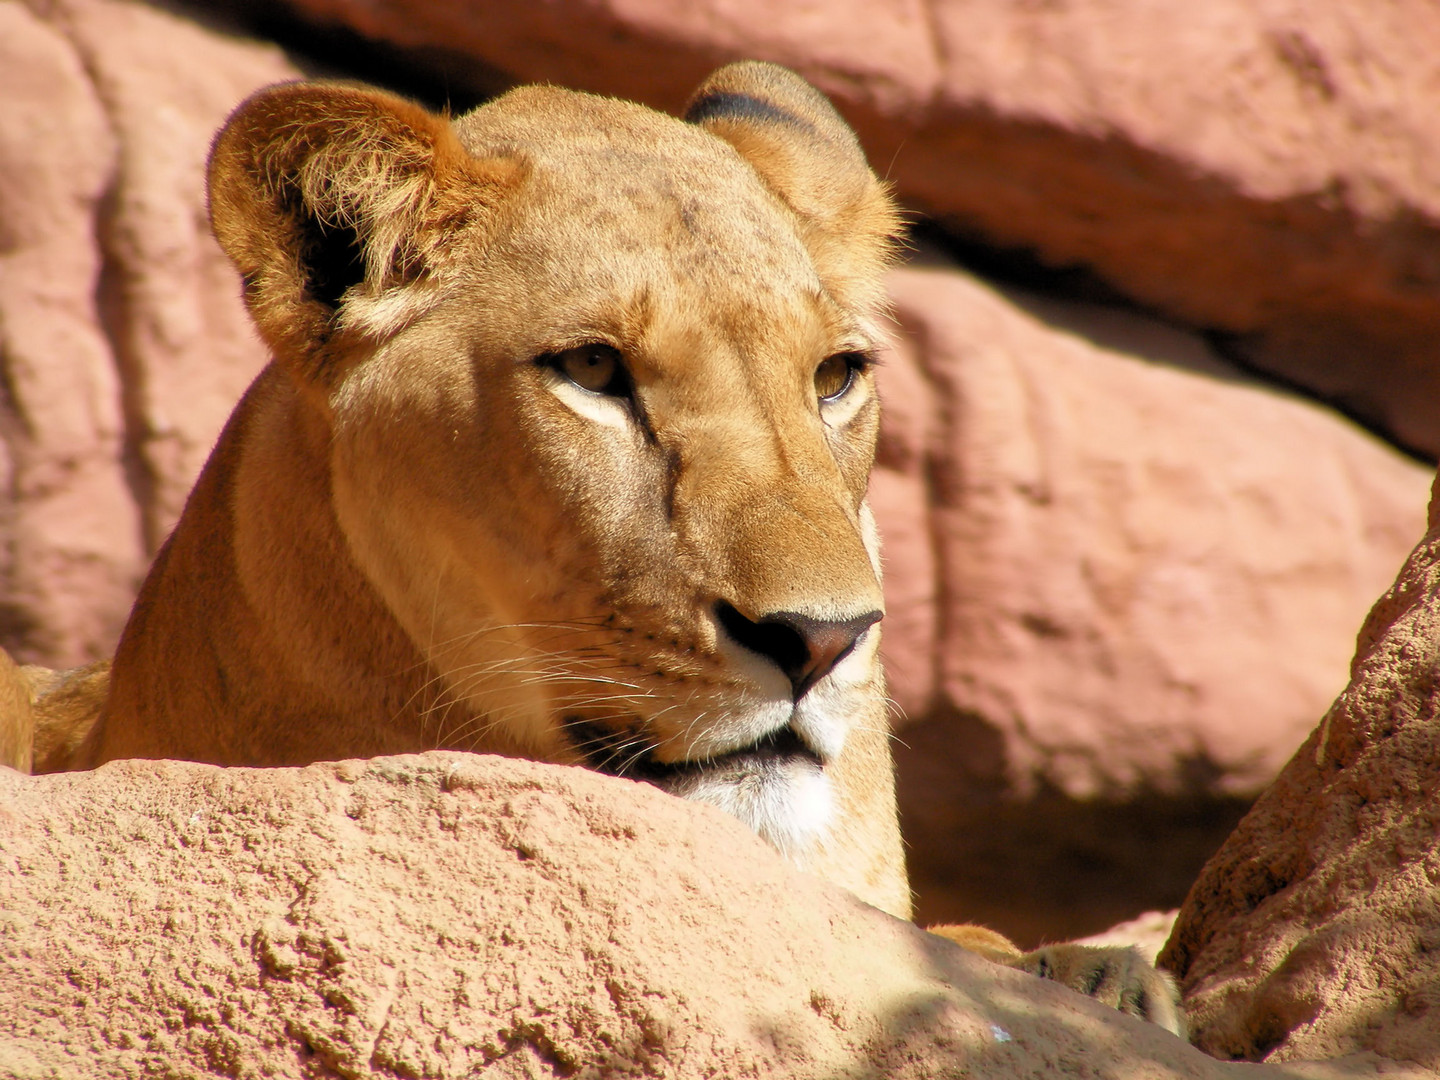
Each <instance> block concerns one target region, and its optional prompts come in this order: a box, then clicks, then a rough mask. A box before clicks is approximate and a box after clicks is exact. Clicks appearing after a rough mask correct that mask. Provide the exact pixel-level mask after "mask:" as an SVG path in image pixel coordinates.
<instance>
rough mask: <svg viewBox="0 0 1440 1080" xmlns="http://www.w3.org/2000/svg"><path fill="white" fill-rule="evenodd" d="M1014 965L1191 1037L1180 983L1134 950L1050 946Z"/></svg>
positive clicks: (1179, 1034) (1021, 958)
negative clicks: (1178, 988) (1186, 1029)
mask: <svg viewBox="0 0 1440 1080" xmlns="http://www.w3.org/2000/svg"><path fill="white" fill-rule="evenodd" d="M1010 963H1011V966H1012V967H1017V968H1019V969H1020V970H1021V971H1028V972H1030V974H1032V975H1038V976H1040V978H1042V979H1050V980H1052V981H1053V982H1058V983H1059V984H1060V985H1061V986H1068V987H1069V988H1070V989H1071V990H1077V991H1079V992H1080V993H1082V994H1084V995H1085V996H1086V997H1092V998H1094V999H1095V1000H1096V1001H1098V1002H1100V1003H1102V1004H1104V1005H1109V1006H1110V1007H1111V1008H1113V1009H1119V1010H1120V1011H1121V1012H1123V1013H1129V1014H1130V1015H1131V1016H1137V1017H1139V1018H1140V1019H1141V1020H1148V1021H1150V1022H1151V1023H1152V1024H1158V1025H1160V1026H1161V1027H1163V1028H1164V1029H1165V1030H1166V1031H1170V1032H1173V1033H1174V1034H1176V1035H1178V1036H1180V1037H1181V1038H1182V1039H1183V1038H1185V1037H1186V1031H1185V1013H1184V1012H1183V1011H1182V1009H1181V1007H1180V993H1179V991H1178V990H1177V989H1176V987H1175V980H1173V979H1172V978H1171V977H1170V976H1169V975H1168V974H1166V973H1165V972H1163V971H1160V970H1158V969H1157V968H1155V966H1154V965H1152V964H1151V963H1150V962H1149V961H1147V960H1146V959H1145V957H1144V956H1143V955H1141V953H1140V950H1139V949H1136V948H1134V947H1133V946H1118V947H1116V946H1100V945H1046V946H1044V947H1043V948H1039V949H1036V950H1035V951H1034V952H1028V953H1024V954H1022V955H1021V956H1020V957H1019V958H1017V959H1015V960H1013V961H1011V962H1010Z"/></svg>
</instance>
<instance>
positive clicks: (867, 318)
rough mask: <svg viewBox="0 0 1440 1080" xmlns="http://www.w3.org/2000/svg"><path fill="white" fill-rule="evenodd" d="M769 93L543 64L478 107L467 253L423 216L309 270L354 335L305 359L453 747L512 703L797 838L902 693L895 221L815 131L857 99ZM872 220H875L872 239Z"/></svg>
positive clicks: (341, 324)
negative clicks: (886, 377) (888, 604)
mask: <svg viewBox="0 0 1440 1080" xmlns="http://www.w3.org/2000/svg"><path fill="white" fill-rule="evenodd" d="M727 70H733V69H727ZM796 82H797V83H798V80H796ZM799 85H800V86H803V84H799ZM806 90H808V88H806ZM810 94H811V95H813V91H812V92H810ZM817 100H818V101H820V102H821V104H822V105H823V99H818V95H813V96H811V97H804V98H803V99H802V100H801V101H800V102H799V105H801V106H803V107H804V108H806V109H811V110H813V109H815V108H816V104H815V102H816V101H817ZM746 102H748V104H747V103H746ZM754 106H755V100H754V99H753V98H744V99H742V100H739V102H738V104H737V95H736V94H735V93H734V92H733V91H732V90H731V89H729V88H727V87H724V86H720V87H718V88H711V89H710V90H709V91H708V96H707V90H706V89H705V88H702V90H701V92H700V93H699V94H698V95H697V98H696V102H695V104H694V105H692V115H696V114H697V113H698V114H703V115H700V116H698V117H697V119H699V120H700V121H701V124H703V125H705V126H701V124H693V123H684V122H681V121H677V120H673V119H670V118H667V117H663V116H660V115H659V114H656V113H653V112H650V111H649V110H645V109H642V108H640V107H638V106H632V105H628V104H625V103H620V102H614V101H609V100H604V99H598V98H590V97H586V96H583V95H576V94H571V93H568V92H564V91H559V90H554V89H549V88H532V89H528V90H524V91H517V92H515V93H512V94H510V95H508V96H507V97H505V98H503V99H501V100H499V101H498V102H495V103H492V104H491V105H488V106H485V107H483V108H481V109H480V110H477V111H476V112H475V113H472V114H470V116H468V117H466V118H464V119H462V120H461V121H459V122H458V123H457V125H456V127H455V137H456V138H457V140H458V142H459V144H460V146H461V147H463V151H464V152H465V153H466V154H468V155H469V157H470V158H471V159H473V160H475V161H479V162H493V163H497V164H495V165H494V168H493V170H492V172H491V174H489V175H487V176H486V177H485V179H484V183H486V184H488V185H489V187H488V188H487V189H486V192H485V196H484V200H483V212H476V211H475V209H474V207H473V206H467V205H466V204H465V203H464V202H463V201H461V200H455V201H454V203H453V205H452V204H446V208H445V210H444V213H445V215H446V217H445V222H444V228H445V230H446V233H445V235H446V239H445V242H444V245H443V248H439V249H438V250H437V249H432V250H431V252H430V253H429V254H428V255H427V254H426V253H425V249H424V246H423V244H422V243H420V242H419V241H416V242H413V243H411V245H410V247H409V248H407V247H406V243H407V241H406V239H405V238H404V237H403V236H402V237H401V239H400V240H399V241H398V242H397V248H396V251H395V252H391V253H390V257H389V260H388V265H383V266H382V267H381V271H380V273H379V275H378V276H375V277H362V278H360V279H358V280H355V281H352V282H350V284H348V285H346V286H345V288H344V289H343V290H341V289H340V288H339V287H338V286H336V285H335V284H334V283H333V281H331V280H330V279H329V278H325V279H323V280H322V278H321V276H320V275H319V274H318V273H317V272H316V271H314V270H312V271H311V273H310V280H309V282H308V283H307V284H308V297H309V298H312V299H313V298H314V297H316V296H317V294H319V293H321V292H322V291H324V290H325V289H326V288H328V289H330V290H331V291H332V293H333V295H334V300H333V307H334V313H333V315H331V316H330V319H331V323H332V325H333V326H335V327H338V328H339V329H338V331H336V332H335V333H334V334H333V336H332V337H331V338H329V339H328V340H327V341H326V343H325V349H326V350H328V351H326V352H325V354H324V355H323V356H320V358H319V359H318V360H316V361H315V364H316V365H317V368H320V369H322V370H321V371H320V374H319V375H318V376H312V377H311V378H310V382H309V385H310V386H311V388H312V390H313V392H315V393H316V394H317V395H321V394H323V399H324V405H325V408H326V409H327V411H328V413H329V416H330V425H331V430H332V439H331V465H330V467H331V473H332V485H333V491H334V499H335V510H336V515H337V518H338V520H339V523H340V526H341V529H342V531H343V532H344V535H345V538H346V540H347V542H348V545H349V547H350V550H351V552H352V553H353V555H354V556H355V559H356V561H357V563H358V564H359V565H360V567H361V568H362V570H363V571H364V573H365V575H366V576H367V577H368V578H369V580H370V581H371V582H372V584H373V585H374V587H375V589H376V590H377V591H378V593H379V594H380V595H381V596H382V598H383V599H384V601H385V603H386V604H387V606H388V607H389V608H390V610H391V611H392V612H393V614H394V615H395V617H396V619H397V620H398V621H399V622H400V624H401V625H402V626H403V627H404V629H405V632H406V633H407V634H408V635H409V637H410V638H411V639H412V640H413V642H414V643H415V645H416V646H417V647H418V648H419V650H420V651H421V652H422V654H423V655H424V656H425V657H426V659H427V660H428V661H429V664H430V665H431V667H432V669H433V671H434V672H435V675H436V679H437V682H438V684H439V685H440V686H441V687H442V691H443V692H441V693H439V694H438V695H437V696H436V699H435V707H434V708H433V709H431V710H430V713H429V719H430V721H431V722H432V723H433V730H432V731H431V732H430V733H429V736H430V737H432V738H433V741H434V742H435V744H437V745H441V746H448V747H471V746H473V747H477V748H484V747H486V746H487V744H488V743H489V742H491V741H492V740H490V736H491V735H492V734H493V733H494V732H495V730H496V729H503V730H504V732H505V733H506V737H507V739H508V740H509V742H510V743H512V744H518V745H519V746H520V747H521V748H523V750H525V751H526V752H528V753H531V754H533V755H534V756H537V757H540V758H543V759H548V760H553V761H561V762H575V763H583V764H587V765H590V766H592V767H595V768H598V769H601V770H604V771H608V772H613V773H619V774H622V775H628V776H634V777H637V778H643V779H649V780H652V781H654V782H657V783H659V784H661V785H663V786H665V787H667V788H669V789H671V790H673V791H675V792H677V793H679V794H683V795H687V796H690V797H694V798H700V799H703V800H705V801H709V802H712V803H716V804H718V805H721V806H723V807H724V808H726V809H729V810H731V811H732V812H734V813H736V814H738V815H739V816H740V817H742V818H743V819H745V820H747V821H748V822H749V823H750V824H751V825H752V826H754V827H755V828H756V829H757V830H758V831H760V832H761V833H762V834H763V835H766V836H767V837H768V838H769V839H771V840H772V841H773V842H774V843H776V844H777V846H779V847H781V848H782V849H788V848H797V847H800V846H803V845H804V843H805V842H806V841H807V840H808V839H809V838H810V837H812V836H813V835H816V834H818V833H819V832H822V831H823V830H824V828H825V826H826V824H827V823H828V820H829V816H830V799H831V794H830V785H829V782H828V780H827V773H826V767H827V766H828V765H829V764H830V763H832V762H833V761H835V760H836V759H837V758H838V757H839V755H840V754H841V752H842V750H843V749H844V747H845V745H846V742H847V739H848V738H849V737H850V736H851V735H852V733H853V731H852V729H853V728H854V726H855V725H856V724H857V723H858V722H860V719H859V718H867V722H870V723H873V722H874V719H873V718H874V716H875V715H876V714H877V712H880V710H879V709H878V708H877V706H876V701H877V699H878V698H880V697H881V696H882V695H883V688H882V684H881V681H880V677H879V674H878V666H877V661H876V649H877V646H878V636H879V631H878V626H877V625H876V623H877V622H878V620H879V618H880V615H881V612H882V607H883V602H882V596H881V591H880V586H879V564H878V553H877V543H876V538H875V533H874V527H873V522H872V521H871V519H870V515H869V511H868V509H867V508H866V506H865V503H864V495H865V487H866V480H867V475H868V472H869V468H870V464H871V458H872V453H873V448H874V442H875V435H876V428H877V401H876V397H875V388H874V383H873V377H872V374H871V371H870V368H871V365H872V363H873V357H874V354H875V351H876V348H877V345H878V342H877V334H878V331H877V328H876V325H875V322H876V318H877V308H878V296H879V288H878V272H879V268H880V265H881V262H882V260H883V253H882V252H883V241H884V237H885V235H886V234H888V232H889V231H890V230H891V229H892V228H893V224H894V222H893V217H892V216H891V215H890V211H889V207H888V203H887V202H886V201H885V200H884V197H883V194H881V193H880V191H879V188H878V185H876V184H875V182H874V180H873V177H871V176H870V175H869V173H868V170H865V169H864V165H863V161H861V162H860V163H859V166H858V167H859V169H860V170H863V175H861V176H859V177H858V178H857V176H856V175H852V174H853V173H854V171H855V165H854V163H853V162H849V163H848V168H849V169H850V170H851V173H847V174H845V175H842V176H840V177H839V178H838V179H836V178H834V177H832V176H830V175H829V173H827V172H826V169H827V168H828V169H829V170H831V171H833V170H834V169H835V168H836V166H835V164H834V162H833V161H830V160H828V159H826V154H825V153H822V154H821V155H820V158H821V159H824V160H820V161H819V163H818V164H817V163H816V162H815V161H814V160H812V159H813V158H814V157H815V155H814V154H813V153H812V154H811V156H810V158H805V156H804V155H803V154H801V151H803V150H804V149H805V146H804V140H805V139H806V138H814V137H818V136H816V130H817V123H819V122H824V123H833V124H836V125H838V124H839V121H838V120H837V119H835V118H834V116H833V113H829V112H828V107H826V112H825V113H824V114H822V115H821V116H820V117H819V118H818V121H817V119H816V118H815V117H813V116H810V115H808V114H802V115H795V114H794V113H791V112H787V111H783V110H782V109H781V108H780V107H779V106H775V105H773V104H771V105H769V114H768V115H764V116H762V117H761V121H763V122H761V123H760V126H759V130H758V135H757V134H756V131H755V130H754V125H755V123H756V121H755V118H754V115H753V113H754V112H755V109H754ZM747 123H748V124H749V125H750V126H749V127H748V128H747V127H746V125H747ZM727 124H728V125H730V126H731V127H732V128H734V127H736V126H737V125H738V128H739V130H738V133H737V131H727V127H726V125H727ZM841 130H842V131H843V128H842V129H841ZM716 132H718V133H719V134H717V133H716ZM820 134H821V135H827V134H828V133H826V132H823V131H822V132H821V133H820ZM846 134H848V133H846ZM720 135H724V136H725V137H723V138H722V137H719V136H720ZM747 138H748V139H749V140H750V142H749V143H747V142H746V140H747ZM767 138H768V139H769V140H770V143H771V144H775V145H768V147H767V146H766V145H759V146H758V148H757V140H758V141H759V142H760V143H763V142H764V139H767ZM727 140H728V141H727ZM776 145H778V147H779V150H778V151H777V149H776ZM796 147H799V149H798V150H797V149H795V148H796ZM221 149H222V150H223V144H222V147H221ZM825 149H826V153H828V148H825ZM843 149H850V148H849V147H846V148H843ZM779 151H787V152H789V153H790V154H791V156H792V157H793V156H795V155H796V154H800V157H801V160H800V161H799V162H798V163H797V162H796V161H784V160H781V161H779V163H778V164H777V163H776V162H775V161H774V160H772V159H774V158H776V156H777V154H778V155H779V156H780V157H783V154H779ZM767 154H768V157H767ZM831 156H834V155H831ZM757 162H758V164H757ZM805 168H810V169H811V170H812V171H814V172H816V173H817V174H818V175H817V176H816V177H813V178H812V177H806V176H804V175H800V176H799V177H798V179H797V175H796V174H797V173H801V174H803V173H804V169H805ZM786 170H788V171H786ZM451 183H452V184H454V183H458V182H457V181H451ZM827 184H828V185H829V186H830V187H838V188H840V189H845V186H846V185H847V184H848V185H849V186H850V189H853V190H858V191H859V192H860V194H861V197H862V198H865V199H869V200H870V202H871V203H872V204H873V205H870V206H865V207H862V208H861V209H860V210H858V211H857V210H856V209H855V207H853V206H851V205H849V204H845V205H838V206H833V207H832V206H826V205H824V197H825V196H826V194H827V192H826V191H825V190H824V188H825V186H826V185H827ZM435 187H436V188H437V189H439V195H436V196H432V198H433V199H434V201H436V202H439V203H443V202H444V195H445V187H444V180H443V178H442V179H441V180H439V181H437V182H436V183H435ZM475 198H476V199H477V200H478V199H479V196H476V197H475ZM852 201H853V197H852ZM817 205H818V206H819V207H820V209H819V210H817V209H816V206H817ZM347 213H348V214H349V216H348V217H347V218H346V219H345V221H346V224H348V225H350V226H351V227H352V232H351V233H349V234H346V233H344V232H343V230H334V231H337V232H340V233H341V235H345V236H352V235H353V237H354V242H355V243H356V245H357V247H358V248H359V249H361V250H363V248H364V245H365V243H366V234H365V229H364V226H363V223H362V224H361V225H360V226H359V227H356V218H357V217H358V214H357V212H355V211H353V210H352V211H347ZM856 213H860V214H861V215H862V216H864V215H865V214H868V215H869V218H870V219H874V220H869V219H867V227H868V228H869V230H870V233H873V234H874V235H870V234H867V235H865V236H858V235H857V236H856V237H855V238H854V242H853V244H851V245H850V248H849V249H847V248H846V245H845V240H846V237H845V235H844V228H843V225H844V222H845V221H846V220H848V219H846V218H845V215H846V214H850V215H852V216H854V215H855V214H856ZM310 214H311V216H312V217H315V218H319V219H320V220H321V222H322V223H323V222H324V220H325V218H324V215H323V212H320V211H316V210H311V211H310ZM827 215H828V219H825V218H827ZM333 216H334V217H335V219H336V220H339V218H340V215H338V214H336V215H333ZM822 219H825V220H822ZM837 220H838V221H839V222H840V225H837V224H836V221H837ZM333 228H334V227H333V226H332V229H333ZM375 228H377V229H378V228H379V226H376V227H375ZM416 231H417V233H423V231H424V230H423V228H420V227H418V226H417V227H416ZM320 232H321V233H322V234H323V233H325V232H326V230H324V229H322V230H320ZM223 238H224V234H223V231H222V239H223ZM322 241H323V236H322ZM370 242H371V243H372V244H373V243H374V242H375V241H374V240H373V238H372V239H371V240H370ZM866 245H868V248H867V246H866ZM317 252H318V254H317ZM417 252H418V253H417ZM301 254H302V263H303V260H304V258H307V257H308V258H309V259H310V260H311V262H312V264H313V265H317V266H318V265H322V264H323V266H324V267H325V268H326V272H327V273H330V272H331V271H332V270H333V267H334V266H335V265H336V264H337V261H336V260H335V259H334V258H333V253H327V252H326V251H325V249H324V248H323V247H321V248H317V247H316V246H314V245H313V244H312V246H311V247H310V248H308V249H307V248H304V247H303V246H302V248H301ZM366 254H367V255H368V252H367V253H366ZM407 258H408V259H410V260H411V262H412V263H414V262H418V261H421V260H426V259H428V262H427V263H425V265H424V271H425V272H424V273H421V274H414V273H409V274H407V273H405V272H403V268H404V266H405V260H406V259H407ZM237 261H239V260H237ZM397 266H398V267H401V268H402V269H401V270H400V271H397V270H396V269H395V268H396V267H397ZM242 268H243V266H242ZM342 283H343V282H342ZM251 288H252V293H253V291H254V289H255V288H256V286H254V285H252V287H251ZM252 305H253V306H256V307H257V322H258V323H259V324H260V325H261V327H262V329H265V319H264V317H263V308H261V307H260V306H259V305H254V301H253V299H252ZM312 355H315V356H319V351H318V350H314V351H313V352H312Z"/></svg>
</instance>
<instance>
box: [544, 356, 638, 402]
mask: <svg viewBox="0 0 1440 1080" xmlns="http://www.w3.org/2000/svg"><path fill="white" fill-rule="evenodd" d="M543 360H544V362H545V363H546V364H548V365H549V366H550V367H553V368H554V369H555V370H556V371H558V372H560V374H562V375H564V376H565V377H566V378H567V379H569V380H570V381H571V382H573V383H574V384H575V385H576V386H578V387H580V388H581V389H582V390H589V391H590V392H591V393H592V394H611V395H615V396H623V395H625V394H628V393H629V392H630V383H629V380H628V377H627V376H626V373H625V365H624V364H623V363H622V362H621V360H620V353H619V350H617V349H616V348H615V347H614V346H612V345H601V344H598V343H596V344H591V345H577V346H576V347H575V348H573V349H566V350H565V351H564V352H558V353H550V354H548V355H547V356H545V357H543Z"/></svg>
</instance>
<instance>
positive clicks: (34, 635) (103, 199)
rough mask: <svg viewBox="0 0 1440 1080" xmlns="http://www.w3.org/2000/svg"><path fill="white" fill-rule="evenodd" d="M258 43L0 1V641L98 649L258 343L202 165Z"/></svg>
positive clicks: (88, 652)
mask: <svg viewBox="0 0 1440 1080" xmlns="http://www.w3.org/2000/svg"><path fill="white" fill-rule="evenodd" d="M295 74H296V72H295V70H294V69H293V68H292V67H291V66H290V65H289V64H288V63H287V62H286V61H285V60H284V59H283V58H282V57H281V55H280V54H279V52H278V51H277V50H275V49H274V48H272V47H267V46H260V45H256V44H251V43H243V42H238V41H235V40H232V39H229V38H226V37H223V36H221V35H219V34H216V33H213V32H211V31H207V30H203V29H201V28H200V27H198V26H197V25H195V24H194V23H192V22H189V21H186V20H184V19H181V18H178V17H176V16H174V15H170V14H166V13H164V12H161V11H159V10H157V9H155V8H152V7H148V6H145V5H141V4H133V3H124V2H119V0H55V2H53V3H52V2H45V3H41V2H39V0H36V2H35V3H33V4H18V3H9V4H5V5H3V6H0V99H3V100H4V101H5V108H4V110H3V111H0V236H3V238H4V242H3V243H0V374H3V381H4V384H5V386H6V387H7V388H8V393H7V394H6V395H5V397H4V399H3V402H0V417H3V420H0V465H3V470H4V473H5V476H6V489H7V491H8V492H10V493H11V495H10V497H9V498H7V500H6V506H5V508H4V510H3V512H0V533H3V536H4V543H3V544H0V596H3V606H0V645H4V646H5V647H7V648H9V649H11V650H12V651H13V652H14V653H15V654H16V655H17V656H18V657H20V658H22V659H25V660H28V661H35V662H43V663H48V664H52V665H55V664H58V665H67V664H76V663H81V662H83V661H87V660H91V659H95V658H97V657H101V656H106V655H108V654H109V653H110V652H111V651H113V649H114V646H115V640H116V638H117V636H118V634H119V630H120V627H121V626H122V625H123V623H124V620H125V617H126V615H127V614H128V612H129V607H130V603H131V601H132V600H133V598H134V591H135V589H136V587H137V586H138V584H139V581H140V578H141V576H142V575H143V574H144V572H145V569H146V567H147V565H148V563H149V559H150V557H151V556H152V555H153V554H154V552H155V550H156V548H157V546H158V544H159V542H160V541H161V540H163V538H164V536H165V534H166V533H167V532H168V531H169V528H170V526H171V524H173V522H174V519H175V517H176V516H177V515H178V513H179V510H180V507H181V506H182V505H183V502H184V498H185V496H186V494H187V493H188V491H189V488H190V484H191V483H192V482H193V480H194V477H195V474H196V473H197V472H198V471H199V468H200V465H201V464H202V463H203V461H204V459H205V456H206V454H208V453H209V450H210V446H211V444H212V443H213V441H214V439H215V436H216V434H218V432H219V430H220V426H221V424H222V423H223V422H224V420H225V417H226V416H227V415H228V414H229V411H230V409H231V408H232V407H233V406H234V402H235V400H236V399H237V398H238V397H239V395H240V393H241V391H242V390H243V389H244V387H245V385H246V384H247V383H248V381H249V380H250V379H251V378H252V377H253V376H254V374H255V372H256V371H258V370H259V368H260V366H261V364H262V363H263V362H264V359H265V357H264V352H263V350H262V349H261V347H260V345H259V343H258V341H257V340H256V339H255V336H254V334H253V332H252V331H251V330H250V329H249V327H248V324H247V322H246V319H245V314H244V310H243V307H242V305H241V303H240V297H239V287H238V283H237V282H236V280H235V277H234V273H233V271H232V270H231V269H230V267H229V265H228V263H226V261H225V259H224V257H223V255H222V254H221V252H220V249H219V247H218V246H217V245H216V244H215V242H214V240H213V239H212V238H211V236H210V231H209V224H208V221H207V217H206V213H205V198H204V163H205V154H206V150H207V147H208V146H209V141H210V138H211V135H212V133H213V132H214V130H215V128H216V127H218V125H219V124H220V122H221V121H222V120H223V119H224V117H225V116H226V114H227V113H228V112H229V111H230V109H231V108H233V107H234V105H235V104H236V102H237V101H238V100H239V99H240V98H242V97H243V96H245V95H246V94H247V93H249V92H250V91H251V90H254V89H255V88H256V87H259V86H262V85H265V84H267V83H271V82H274V81H276V80H279V79H283V78H290V77H294V75H295Z"/></svg>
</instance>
